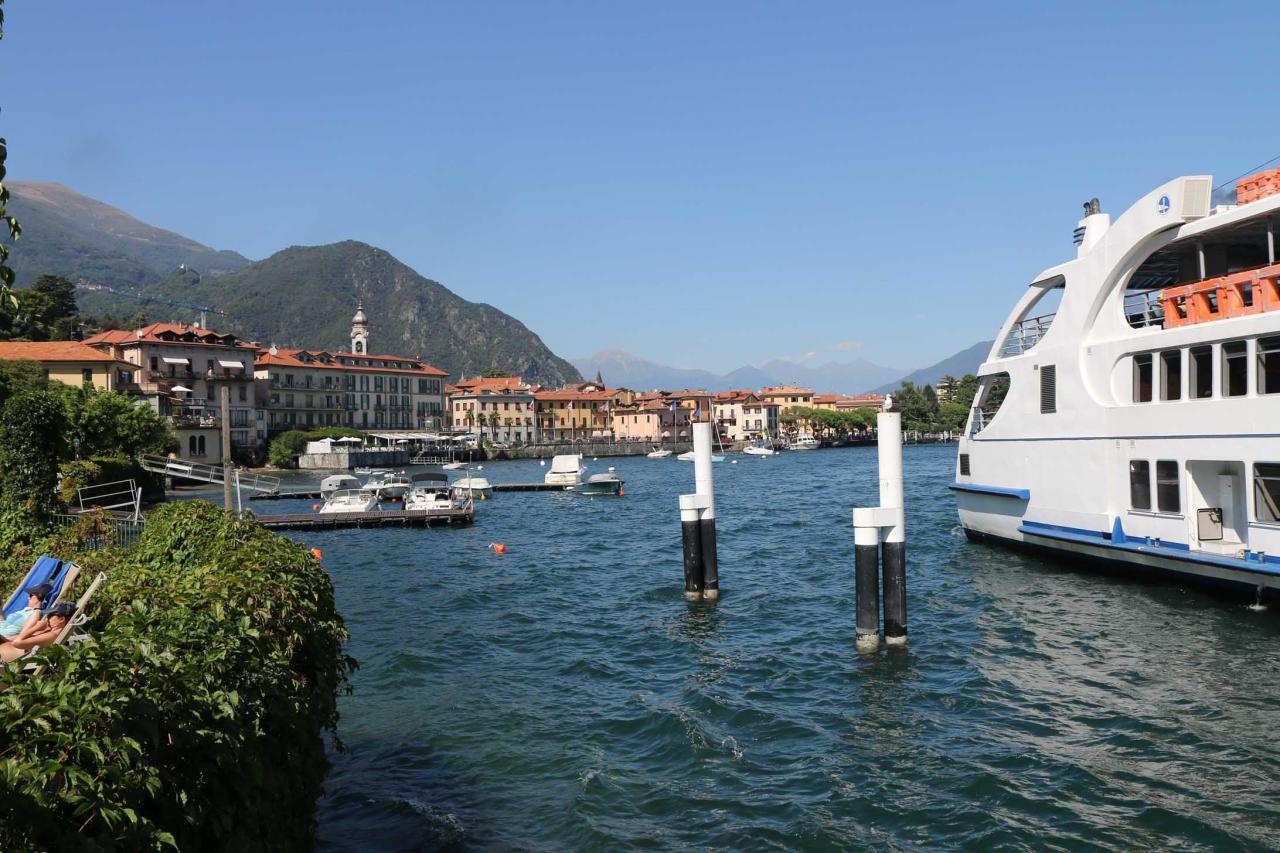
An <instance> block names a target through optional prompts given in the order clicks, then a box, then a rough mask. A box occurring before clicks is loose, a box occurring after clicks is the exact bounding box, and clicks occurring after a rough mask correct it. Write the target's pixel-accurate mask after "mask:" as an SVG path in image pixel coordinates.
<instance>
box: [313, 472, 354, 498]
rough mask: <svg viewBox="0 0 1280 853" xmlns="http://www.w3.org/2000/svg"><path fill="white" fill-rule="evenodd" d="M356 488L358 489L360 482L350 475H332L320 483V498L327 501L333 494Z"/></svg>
mask: <svg viewBox="0 0 1280 853" xmlns="http://www.w3.org/2000/svg"><path fill="white" fill-rule="evenodd" d="M358 488H360V481H359V480H357V479H356V478H355V477H352V476H351V475H350V474H334V475H333V476H332V477H325V478H324V479H323V480H321V481H320V497H322V498H324V499H325V500H328V499H329V497H330V496H331V495H332V494H333V493H334V492H340V491H342V490H343V489H358Z"/></svg>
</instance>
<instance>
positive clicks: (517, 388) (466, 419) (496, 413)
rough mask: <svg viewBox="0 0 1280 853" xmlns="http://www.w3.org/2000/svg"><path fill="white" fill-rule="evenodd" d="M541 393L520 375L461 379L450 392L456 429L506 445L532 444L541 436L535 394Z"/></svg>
mask: <svg viewBox="0 0 1280 853" xmlns="http://www.w3.org/2000/svg"><path fill="white" fill-rule="evenodd" d="M539 390H541V389H540V386H538V385H530V384H529V383H527V382H525V381H523V380H522V379H521V378H520V377H519V376H496V377H483V378H479V379H465V380H460V381H459V382H458V383H457V384H456V385H450V386H448V389H447V391H448V394H449V414H450V418H451V421H452V426H453V428H454V429H455V430H457V429H466V430H467V431H468V432H475V433H479V434H483V435H486V436H488V437H489V439H490V440H492V441H495V442H499V443H502V444H532V443H534V442H535V441H536V440H537V434H538V433H537V430H538V426H537V407H536V398H535V396H534V395H535V394H536V392H538V391H539Z"/></svg>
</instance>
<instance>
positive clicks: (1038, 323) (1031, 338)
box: [1000, 314, 1058, 358]
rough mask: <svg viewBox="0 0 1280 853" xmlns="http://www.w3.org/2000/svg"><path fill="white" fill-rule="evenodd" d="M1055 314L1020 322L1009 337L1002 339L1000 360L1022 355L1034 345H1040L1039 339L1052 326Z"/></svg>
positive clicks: (1010, 331)
mask: <svg viewBox="0 0 1280 853" xmlns="http://www.w3.org/2000/svg"><path fill="white" fill-rule="evenodd" d="M1056 316H1058V315H1057V314H1041V315H1040V316H1039V317H1028V318H1026V319H1025V320H1020V321H1019V322H1018V323H1017V324H1016V325H1014V327H1013V328H1012V329H1010V330H1009V335H1008V336H1007V337H1006V338H1005V339H1004V344H1003V345H1002V346H1001V347H1000V355H1001V357H1002V358H1008V357H1009V356H1014V355H1022V354H1023V353H1024V352H1026V351H1027V350H1029V349H1031V348H1032V347H1033V346H1035V345H1036V344H1038V343H1040V339H1041V338H1043V337H1044V336H1045V333H1046V332H1048V331H1049V327H1050V326H1051V325H1053V318H1054V317H1056Z"/></svg>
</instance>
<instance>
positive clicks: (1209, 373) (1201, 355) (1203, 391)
mask: <svg viewBox="0 0 1280 853" xmlns="http://www.w3.org/2000/svg"><path fill="white" fill-rule="evenodd" d="M1189 355H1190V356H1191V359H1190V361H1191V376H1190V379H1191V396H1192V397H1194V398H1196V399H1197V400H1206V399H1208V398H1209V397H1212V396H1213V347H1212V346H1211V345H1205V346H1200V347H1192V348H1191V350H1190V353H1189Z"/></svg>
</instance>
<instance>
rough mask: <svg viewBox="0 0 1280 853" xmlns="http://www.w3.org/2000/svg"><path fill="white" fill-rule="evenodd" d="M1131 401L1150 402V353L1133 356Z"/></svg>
mask: <svg viewBox="0 0 1280 853" xmlns="http://www.w3.org/2000/svg"><path fill="white" fill-rule="evenodd" d="M1133 402H1135V403H1150V402H1151V353H1149V352H1147V353H1143V354H1142V355H1135V356H1134V357H1133Z"/></svg>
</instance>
